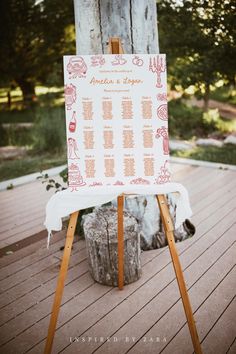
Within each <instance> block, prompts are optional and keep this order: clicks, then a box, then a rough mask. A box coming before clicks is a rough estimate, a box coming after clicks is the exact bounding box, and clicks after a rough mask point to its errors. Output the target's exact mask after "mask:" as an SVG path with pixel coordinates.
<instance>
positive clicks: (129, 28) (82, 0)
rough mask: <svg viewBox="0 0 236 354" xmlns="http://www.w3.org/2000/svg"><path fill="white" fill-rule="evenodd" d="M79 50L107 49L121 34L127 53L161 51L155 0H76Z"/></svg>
mask: <svg viewBox="0 0 236 354" xmlns="http://www.w3.org/2000/svg"><path fill="white" fill-rule="evenodd" d="M74 8H75V28H76V52H77V54H101V53H107V44H108V40H109V37H120V38H121V41H122V45H123V48H124V51H125V53H158V52H159V46H158V35H157V16H156V1H155V0H142V1H137V0H121V1H117V0H94V1H90V0H74Z"/></svg>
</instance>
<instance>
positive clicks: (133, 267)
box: [83, 206, 141, 286]
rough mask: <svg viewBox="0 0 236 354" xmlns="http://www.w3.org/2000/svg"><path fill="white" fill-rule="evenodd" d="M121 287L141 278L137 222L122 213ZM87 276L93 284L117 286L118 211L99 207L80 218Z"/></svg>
mask: <svg viewBox="0 0 236 354" xmlns="http://www.w3.org/2000/svg"><path fill="white" fill-rule="evenodd" d="M123 217H124V284H130V283H132V282H134V281H136V280H138V279H139V278H140V276H141V262H140V253H141V249H140V233H139V226H138V222H137V220H136V219H135V218H134V217H133V216H132V215H131V214H130V213H128V212H127V211H125V210H124V214H123ZM83 229H84V235H85V240H86V248H87V254H88V262H89V268H90V273H91V275H92V277H93V279H94V280H95V281H97V282H98V283H101V284H105V285H109V286H117V284H118V250H117V242H118V238H117V208H115V207H113V206H112V207H100V208H96V209H94V211H93V212H92V213H91V214H86V215H84V216H83Z"/></svg>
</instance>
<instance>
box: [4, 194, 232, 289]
mask: <svg viewBox="0 0 236 354" xmlns="http://www.w3.org/2000/svg"><path fill="white" fill-rule="evenodd" d="M218 203H219V204H217V203H214V204H212V206H211V209H210V208H209V210H208V211H209V214H210V213H211V214H212V215H213V216H214V214H215V213H216V211H217V210H218V213H217V214H216V215H219V217H222V216H223V217H224V216H225V215H227V213H228V210H229V208H230V204H229V205H227V207H225V205H224V204H225V202H224V200H222V199H219V200H218ZM233 205H234V201H233ZM222 206H223V209H222ZM202 218H203V219H204V218H205V214H204V213H203V214H202ZM198 220H199V218H198ZM214 220H215V219H214V217H213V224H214V223H215V221H214ZM209 221H210V220H209ZM209 225H211V224H209ZM210 227H211V226H210ZM204 228H205V230H207V228H206V225H203V229H204ZM200 230H201V228H200ZM194 238H195V236H194ZM27 274H28V273H27ZM27 274H26V273H25V277H24V279H27ZM14 279H15V280H14ZM8 280H12V281H13V282H14V281H19V277H18V274H16V275H15V276H14V275H12V276H11V279H8ZM22 280H23V279H22ZM0 285H1V282H0ZM27 290H28V291H29V289H27ZM16 291H17V289H16ZM8 295H9V294H8Z"/></svg>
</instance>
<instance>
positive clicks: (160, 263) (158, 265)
mask: <svg viewBox="0 0 236 354" xmlns="http://www.w3.org/2000/svg"><path fill="white" fill-rule="evenodd" d="M231 218H232V220H231V222H232V223H233V222H234V214H233V213H232V216H231ZM228 221H229V220H228ZM228 221H227V222H226V223H224V222H225V219H224V220H223V222H222V223H221V224H220V225H217V226H215V227H214V228H213V229H211V231H210V233H211V238H210V237H205V242H204V243H203V242H199V244H198V243H197V242H195V243H193V246H192V248H191V252H189V251H188V252H184V250H185V249H190V243H191V242H187V241H195V240H194V239H192V240H187V241H185V242H183V243H179V244H178V245H177V246H178V248H179V249H182V253H183V254H185V256H184V257H187V259H188V262H190V263H191V262H192V261H193V259H194V257H196V256H195V253H194V252H196V255H197V256H198V255H199V251H200V250H202V251H203V250H204V249H207V248H209V247H210V244H211V242H212V238H213V237H214V238H215V239H217V237H219V235H220V234H222V232H224V231H225V228H226V229H227V227H228ZM199 239H201V237H199ZM200 252H201V251H200ZM157 253H158V252H157ZM145 254H146V252H145ZM145 267H146V268H145ZM163 267H165V269H164V271H163V274H164V275H163V276H162V278H161V279H162V280H163V279H164V280H163V281H164V282H165V281H166V282H167V283H166V285H168V280H167V279H168V278H169V277H171V279H172V281H173V280H174V279H175V277H174V272H173V269H172V263H171V262H170V258H169V254H168V250H167V249H165V252H163V253H162V254H161V255H159V256H158V257H156V258H154V260H153V261H152V262H149V263H148V264H147V265H146V266H144V267H143V269H144V270H145V271H144V273H143V275H142V277H141V279H140V280H139V281H138V282H135V283H133V284H130V285H129V286H127V287H125V289H124V290H123V291H122V292H119V291H117V289H112V290H111V291H110V292H109V293H108V294H107V296H106V297H102V299H101V300H100V301H96V302H95V303H94V304H93V305H92V306H90V307H88V308H87V309H86V311H85V312H82V313H81V314H79V315H78V316H76V317H75V318H72V319H70V320H69V319H68V308H67V306H69V308H70V307H71V308H73V309H77V307H78V306H79V304H80V301H81V303H82V304H84V302H85V301H86V299H87V297H86V294H85V299H84V298H81V297H79V298H78V299H77V298H74V299H73V301H72V302H70V303H68V304H66V305H64V306H63V307H62V308H61V315H60V318H59V326H61V325H62V324H63V322H65V323H66V325H64V326H62V327H61V328H60V329H59V330H58V332H57V335H56V338H57V339H56V344H55V348H56V351H57V352H58V351H59V350H60V349H62V348H63V347H64V346H65V340H64V338H69V336H70V334H71V336H76V335H79V334H80V333H79V329H80V330H81V331H82V332H84V331H86V329H87V328H88V325H89V324H88V321H91V322H92V323H90V325H92V324H94V322H96V321H98V320H99V319H100V317H101V316H104V315H106V314H107V312H109V311H111V310H112V308H113V307H116V306H117V305H118V303H119V302H124V298H125V299H126V300H125V302H127V301H128V296H129V295H131V294H132V296H131V297H133V296H134V295H135V294H136V293H137V291H139V292H141V293H142V295H141V297H140V298H141V299H139V300H138V301H135V304H136V302H137V304H140V301H143V302H144V304H145V303H146V302H148V300H149V297H152V296H153V286H155V287H156V286H158V284H159V283H158V282H159V280H156V279H155V280H153V277H154V275H155V274H157V273H158V272H160V270H161V269H162V268H163ZM159 277H160V274H159V275H158V279H159ZM149 279H150V280H149ZM148 280H149V281H148ZM142 284H144V285H143V286H142ZM137 287H140V288H141V289H140V290H139V289H138V290H137ZM143 289H145V290H143ZM133 293H134V294H133ZM177 294H178V291H177ZM148 296H149V297H148ZM122 300H123V301H122ZM78 302H79V304H78ZM117 302H118V303H117ZM84 306H85V307H87V306H88V304H87V303H86V304H85V305H84ZM131 310H132V306H129V308H128V309H126V310H125V313H123V311H119V313H120V315H119V313H118V314H117V316H118V317H116V316H115V317H113V316H112V317H113V318H116V321H118V319H119V318H120V317H122V316H125V315H126V314H129V313H130V311H131ZM75 314H76V313H75V310H74V312H73V316H75ZM68 321H70V322H68ZM116 321H115V322H116ZM67 322H68V323H67ZM47 323H48V319H46V318H45V319H43V320H42V321H41V324H40V322H38V323H37V324H35V325H34V326H33V327H31V328H29V329H28V330H26V331H25V332H24V333H22V335H20V336H19V338H18V342H22V341H23V342H25V339H24V338H25V336H26V337H27V336H30V337H31V338H37V340H38V341H39V338H40V336H42V335H43V332H42V331H43V330H42V327H44V326H47ZM78 328H79V329H78ZM39 331H41V332H39ZM44 335H46V330H45V331H44ZM34 340H35V339H34ZM34 340H32V341H31V345H32V342H33V341H34ZM14 343H17V339H16V340H13V341H12V344H11V345H13V347H14ZM36 343H37V342H36ZM42 347H43V344H42V343H41V344H40V345H38V346H37V347H35V348H34V350H32V353H36V352H38V353H40V352H41V351H42Z"/></svg>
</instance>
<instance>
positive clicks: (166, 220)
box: [157, 194, 202, 354]
mask: <svg viewBox="0 0 236 354" xmlns="http://www.w3.org/2000/svg"><path fill="white" fill-rule="evenodd" d="M157 201H158V205H159V208H160V213H161V219H162V222H163V225H164V229H165V234H166V238H167V241H168V245H169V250H170V255H171V258H172V262H173V266H174V270H175V275H176V278H177V282H178V286H179V291H180V295H181V298H182V302H183V306H184V311H185V315H186V318H187V322H188V326H189V331H190V334H191V338H192V343H193V347H194V351H195V353H196V354H202V349H201V346H200V342H199V338H198V333H197V328H196V324H195V321H194V318H193V312H192V308H191V304H190V301H189V297H188V292H187V289H186V285H185V281H184V276H183V271H182V268H181V264H180V260H179V256H178V253H177V250H176V247H175V238H174V233H173V231H174V226H173V223H172V220H171V216H170V211H169V207H168V204H167V200H166V197H165V196H164V195H162V194H161V195H157Z"/></svg>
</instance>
